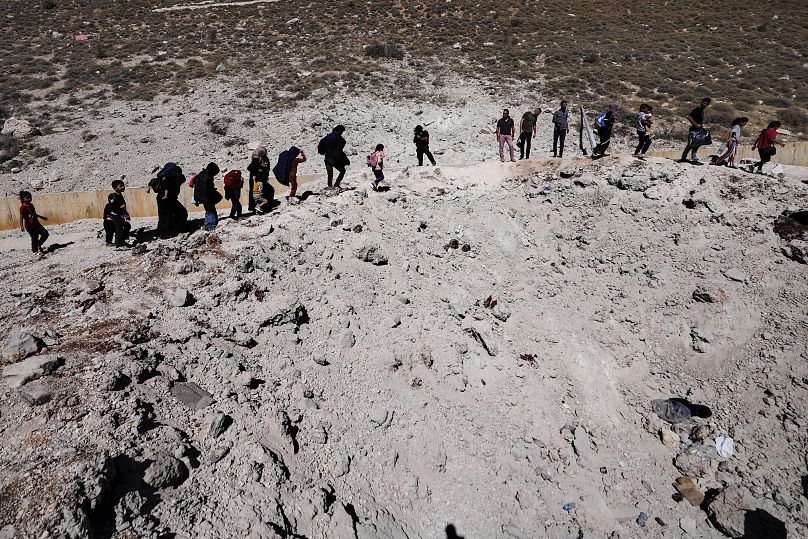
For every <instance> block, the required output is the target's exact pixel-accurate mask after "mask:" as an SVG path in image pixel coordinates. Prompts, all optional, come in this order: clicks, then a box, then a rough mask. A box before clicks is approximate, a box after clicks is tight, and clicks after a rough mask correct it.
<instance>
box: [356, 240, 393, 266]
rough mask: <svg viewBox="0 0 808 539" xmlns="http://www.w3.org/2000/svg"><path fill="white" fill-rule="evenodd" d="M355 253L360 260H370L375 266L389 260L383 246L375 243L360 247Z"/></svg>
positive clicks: (382, 264)
mask: <svg viewBox="0 0 808 539" xmlns="http://www.w3.org/2000/svg"><path fill="white" fill-rule="evenodd" d="M354 254H355V255H356V258H358V259H359V260H361V261H363V262H370V263H371V264H373V265H375V266H384V265H385V264H387V262H388V259H387V255H386V254H385V253H384V251H383V250H382V248H381V247H380V246H379V245H377V244H375V243H371V244H368V245H365V246H364V247H360V248H359V249H357V250H356V251H355V253H354Z"/></svg>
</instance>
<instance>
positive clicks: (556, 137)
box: [553, 101, 570, 157]
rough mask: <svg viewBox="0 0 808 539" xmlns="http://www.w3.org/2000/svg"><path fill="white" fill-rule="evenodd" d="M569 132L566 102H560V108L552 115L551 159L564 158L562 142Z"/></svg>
mask: <svg viewBox="0 0 808 539" xmlns="http://www.w3.org/2000/svg"><path fill="white" fill-rule="evenodd" d="M569 132H570V124H569V113H568V112H567V102H566V101H562V102H561V108H560V109H558V110H557V111H555V112H554V113H553V157H564V141H565V140H566V138H567V133H569Z"/></svg>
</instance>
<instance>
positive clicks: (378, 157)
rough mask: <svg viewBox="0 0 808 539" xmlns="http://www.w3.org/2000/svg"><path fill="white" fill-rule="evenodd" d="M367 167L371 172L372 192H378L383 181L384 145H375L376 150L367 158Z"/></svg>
mask: <svg viewBox="0 0 808 539" xmlns="http://www.w3.org/2000/svg"><path fill="white" fill-rule="evenodd" d="M368 165H370V167H371V169H372V170H373V176H374V178H373V190H374V191H378V190H379V184H380V183H381V182H382V180H384V144H377V145H376V150H375V151H374V152H373V153H372V154H370V155H369V156H368Z"/></svg>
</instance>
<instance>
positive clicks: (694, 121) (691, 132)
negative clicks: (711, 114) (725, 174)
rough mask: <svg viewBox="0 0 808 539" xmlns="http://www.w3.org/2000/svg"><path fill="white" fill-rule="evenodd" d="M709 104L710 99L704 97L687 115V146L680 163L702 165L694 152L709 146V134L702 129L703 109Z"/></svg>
mask: <svg viewBox="0 0 808 539" xmlns="http://www.w3.org/2000/svg"><path fill="white" fill-rule="evenodd" d="M710 103H712V99H710V98H709V97H705V98H704V99H702V100H701V103H700V104H699V106H698V107H696V108H694V109H693V111H692V112H691V113H690V115H688V117H687V121H688V123H689V124H690V128H689V129H688V132H687V146H686V147H685V151H683V152H682V158H681V159H679V162H680V163H691V164H693V165H701V164H702V163H701V161H699V156H698V155H696V152H697V151H698V149H699V147H700V146H704V145H707V144H710V142H708V140H709V138H710V132H709V131H707V130H706V129H704V109H706V108H707V107H709V106H710ZM687 152H690V161H688V159H687Z"/></svg>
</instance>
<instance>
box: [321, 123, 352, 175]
mask: <svg viewBox="0 0 808 539" xmlns="http://www.w3.org/2000/svg"><path fill="white" fill-rule="evenodd" d="M344 132H345V126H342V125H338V126H336V127H335V128H334V130H333V131H331V133H329V134H328V135H326V136H325V139H323V142H324V145H325V154H324V155H325V171H326V174H327V175H328V187H332V186H333V187H339V184H340V182H341V181H342V178H344V177H345V167H346V166H347V165H348V156H347V155H345V139H344V138H342V134H343V133H344ZM334 169H337V171H339V176H337V181H336V182H334Z"/></svg>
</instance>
